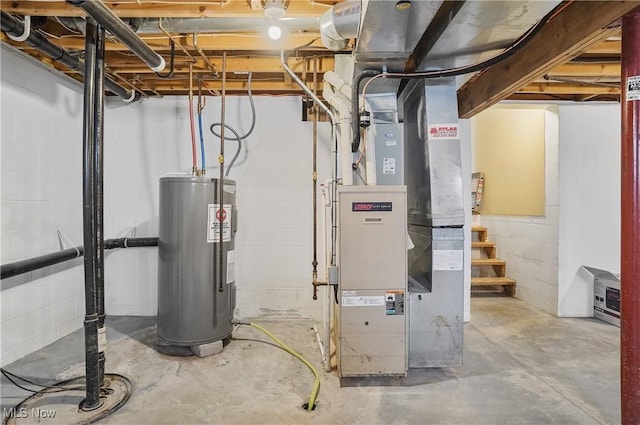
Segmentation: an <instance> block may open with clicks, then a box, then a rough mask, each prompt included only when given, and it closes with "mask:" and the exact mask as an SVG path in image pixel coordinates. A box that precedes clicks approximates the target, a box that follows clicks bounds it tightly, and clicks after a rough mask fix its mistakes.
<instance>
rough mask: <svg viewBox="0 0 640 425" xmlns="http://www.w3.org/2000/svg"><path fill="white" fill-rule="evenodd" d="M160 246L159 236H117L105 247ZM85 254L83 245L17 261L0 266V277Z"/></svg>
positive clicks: (36, 268) (14, 274) (18, 273)
mask: <svg viewBox="0 0 640 425" xmlns="http://www.w3.org/2000/svg"><path fill="white" fill-rule="evenodd" d="M152 246H158V238H115V239H106V240H105V241H104V249H116V248H141V247H152ZM83 255H84V247H83V246H82V245H80V246H76V247H74V248H69V249H64V250H62V251H56V252H51V253H49V254H43V255H40V256H38V257H33V258H27V259H26V260H20V261H15V262H13V263H9V264H4V265H2V266H0V279H2V280H4V279H9V278H11V277H14V276H19V275H21V274H25V273H29V272H32V271H34V270H40V269H44V268H45V267H50V266H54V265H56V264H60V263H64V262H66V261H71V260H73V259H75V258H79V257H82V256H83Z"/></svg>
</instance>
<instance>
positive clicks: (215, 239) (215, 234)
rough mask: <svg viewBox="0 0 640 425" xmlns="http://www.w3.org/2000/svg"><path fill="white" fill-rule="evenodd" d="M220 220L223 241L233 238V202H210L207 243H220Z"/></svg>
mask: <svg viewBox="0 0 640 425" xmlns="http://www.w3.org/2000/svg"><path fill="white" fill-rule="evenodd" d="M220 222H222V241H223V242H229V241H230V240H231V204H224V208H222V209H221V208H220V204H209V205H208V212H207V225H208V229H207V243H220Z"/></svg>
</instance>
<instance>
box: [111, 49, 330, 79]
mask: <svg viewBox="0 0 640 425" xmlns="http://www.w3.org/2000/svg"><path fill="white" fill-rule="evenodd" d="M209 60H210V62H212V63H213V65H214V66H215V67H216V69H222V59H221V58H219V57H217V56H211V55H210V56H209ZM106 62H107V66H108V67H109V69H110V70H112V71H114V72H121V73H129V74H152V73H153V71H152V70H151V69H150V68H149V67H148V66H146V65H144V64H143V63H142V61H141V60H139V59H137V58H125V59H121V58H120V57H119V55H117V54H113V55H108V56H107V58H106ZM190 62H191V61H190V59H189V58H187V57H177V58H176V64H175V66H174V72H175V73H176V74H180V73H185V72H189V63H190ZM289 66H290V67H291V69H293V70H294V71H296V72H302V71H303V67H304V61H303V60H302V59H289ZM333 68H334V58H333V57H323V58H318V71H319V72H326V71H332V70H333ZM193 69H194V71H196V72H198V73H200V72H207V64H206V63H205V62H204V60H203V59H201V58H198V60H197V62H196V63H194V64H193ZM227 70H228V71H229V72H231V73H233V72H243V71H251V72H253V73H254V75H256V74H259V73H264V72H268V73H276V72H282V66H281V64H280V58H277V57H264V56H263V57H247V56H240V57H231V56H228V57H227Z"/></svg>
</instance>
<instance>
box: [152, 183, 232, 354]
mask: <svg viewBox="0 0 640 425" xmlns="http://www.w3.org/2000/svg"><path fill="white" fill-rule="evenodd" d="M219 184H220V182H219V180H218V179H212V178H203V177H196V176H191V175H174V176H172V175H169V176H165V177H162V178H161V179H160V224H159V229H158V256H159V257H158V319H157V320H158V323H157V325H158V331H157V332H158V342H159V343H160V344H168V345H177V346H198V345H203V344H208V343H212V342H216V341H220V340H222V339H224V338H227V337H228V336H230V335H231V331H232V326H231V320H232V319H233V310H234V308H235V302H236V288H235V277H234V261H235V251H234V249H235V233H236V230H237V212H236V184H235V182H234V181H232V180H226V179H225V180H223V192H224V193H223V199H222V202H220V199H219ZM220 232H222V242H220ZM220 251H222V262H220Z"/></svg>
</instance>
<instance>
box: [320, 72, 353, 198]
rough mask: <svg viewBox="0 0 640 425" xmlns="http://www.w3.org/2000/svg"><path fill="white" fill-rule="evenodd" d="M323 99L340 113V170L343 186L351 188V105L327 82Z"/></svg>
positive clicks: (323, 91) (323, 88)
mask: <svg viewBox="0 0 640 425" xmlns="http://www.w3.org/2000/svg"><path fill="white" fill-rule="evenodd" d="M322 97H324V99H325V100H326V101H327V102H329V105H331V106H333V107H334V108H335V109H336V110H337V111H338V116H339V117H340V118H339V126H340V148H339V153H340V170H341V174H342V184H343V185H346V186H351V185H352V184H353V170H352V168H351V164H352V163H353V155H352V154H351V139H352V138H351V105H350V104H349V102H348V101H347V99H345V98H344V97H343V96H342V95H340V94H338V93H336V92H334V91H333V89H332V88H331V84H330V83H329V81H327V80H325V81H324V82H323V85H322Z"/></svg>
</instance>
